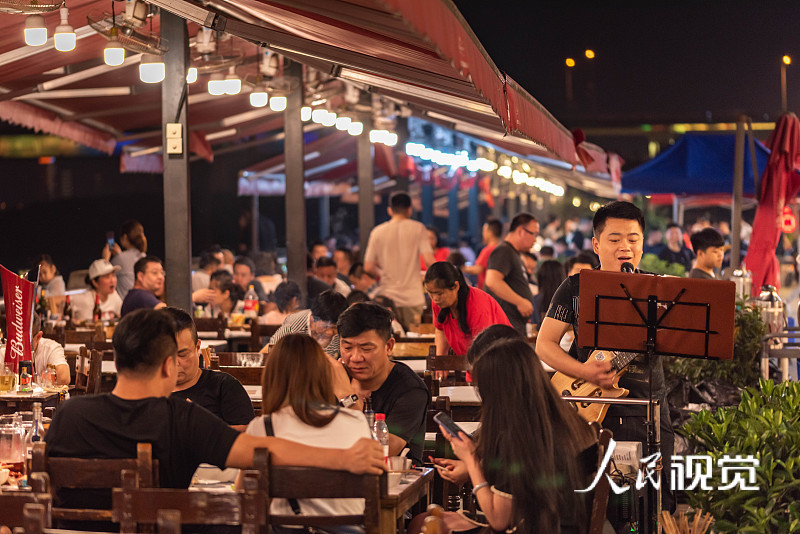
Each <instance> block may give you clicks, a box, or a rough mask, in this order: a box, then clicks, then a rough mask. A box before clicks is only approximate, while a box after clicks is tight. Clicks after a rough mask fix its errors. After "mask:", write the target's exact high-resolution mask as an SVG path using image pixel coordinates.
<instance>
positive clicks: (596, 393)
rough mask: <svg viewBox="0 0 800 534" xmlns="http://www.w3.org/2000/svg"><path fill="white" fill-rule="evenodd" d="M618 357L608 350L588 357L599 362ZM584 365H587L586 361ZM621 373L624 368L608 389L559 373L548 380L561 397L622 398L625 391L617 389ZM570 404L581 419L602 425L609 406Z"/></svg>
mask: <svg viewBox="0 0 800 534" xmlns="http://www.w3.org/2000/svg"><path fill="white" fill-rule="evenodd" d="M618 357H619V356H618V355H617V354H616V353H614V352H612V351H610V350H596V351H593V352H592V353H591V354H590V355H589V358H594V359H595V360H599V361H602V360H607V359H609V358H612V359H616V358H618ZM626 359H627V358H626ZM629 361H630V360H628V362H629ZM628 362H625V364H624V365H627V364H628ZM586 364H588V361H587V363H586ZM586 364H584V365H586ZM612 365H613V362H612ZM623 372H625V371H624V368H623V369H621V370H619V371H618V372H617V376H616V378H615V379H614V385H613V386H612V387H610V388H605V387H601V386H598V385H596V384H592V383H591V382H587V381H586V380H584V379H583V378H574V377H572V376H569V375H566V374H564V373H561V372H557V373H556V374H554V375H553V378H551V379H550V383H551V384H552V385H553V387H554V388H555V390H556V392H557V393H558V394H559V395H561V396H562V397H563V396H569V397H605V398H622V397H627V396H628V390H627V389H625V388H620V387H617V384H618V382H619V377H620V376H621V375H622V373H623ZM570 404H571V405H572V407H573V408H575V409H576V410H577V411H578V414H579V415H580V416H581V417H583V418H584V419H586V421H588V422H590V423H591V422H593V421H596V422H598V423H602V422H603V419H604V418H605V416H606V412H607V411H608V407H609V406H610V405H609V404H600V403H596V402H581V403H575V402H571V403H570Z"/></svg>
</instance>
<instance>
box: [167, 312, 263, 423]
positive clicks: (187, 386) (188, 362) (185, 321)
mask: <svg viewBox="0 0 800 534" xmlns="http://www.w3.org/2000/svg"><path fill="white" fill-rule="evenodd" d="M164 311H165V312H167V313H169V314H170V315H171V316H172V318H173V319H175V323H176V324H177V334H175V340H176V341H177V342H178V357H177V359H176V360H175V368H176V369H177V372H178V373H177V374H178V376H177V380H176V383H175V389H174V390H173V391H172V395H171V396H172V397H177V398H181V399H185V400H187V401H190V402H193V403H195V404H198V405H200V406H202V407H203V408H205V409H206V410H208V411H209V412H211V413H213V414H214V415H216V416H217V417H219V418H220V419H222V420H223V421H225V422H226V423H228V424H229V425H230V426H231V428H233V429H235V430H238V431H239V432H244V430H245V429H246V428H247V424H248V423H250V421H252V420H253V418H254V417H255V416H256V414H255V412H254V411H253V403H252V401H251V400H250V397H249V396H248V395H247V391H245V389H244V386H242V384H241V383H240V382H239V381H238V380H236V379H235V378H234V377H232V376H231V375H229V374H227V373H222V372H219V371H211V370H209V369H200V340H199V339H198V338H197V328H196V327H195V325H194V321H193V320H192V317H191V316H190V315H189V314H188V313H186V312H185V311H183V310H181V309H180V308H164Z"/></svg>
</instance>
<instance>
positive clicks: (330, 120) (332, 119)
mask: <svg viewBox="0 0 800 534" xmlns="http://www.w3.org/2000/svg"><path fill="white" fill-rule="evenodd" d="M320 124H321V125H323V126H333V125H334V124H336V113H334V112H333V111H326V112H325V116H324V117H322V121H320Z"/></svg>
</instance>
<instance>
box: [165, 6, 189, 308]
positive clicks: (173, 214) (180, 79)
mask: <svg viewBox="0 0 800 534" xmlns="http://www.w3.org/2000/svg"><path fill="white" fill-rule="evenodd" d="M161 36H162V37H163V38H164V39H166V40H167V42H169V44H170V46H169V51H168V52H167V53H166V54H164V65H165V68H166V77H165V78H164V81H163V82H162V83H161V122H162V141H163V143H164V144H163V146H164V250H165V253H164V256H165V257H164V268H165V270H166V272H167V275H166V280H165V283H166V301H167V304H169V305H170V306H176V307H178V308H183V309H185V310H189V311H191V309H192V277H191V274H192V273H191V268H192V224H191V223H192V208H191V206H192V203H191V198H190V187H189V143H188V139H189V128H188V120H187V117H186V109H187V107H188V106H187V96H188V94H187V92H188V89H187V87H186V72H187V70H188V67H189V34H188V31H187V29H186V21H185V20H184V19H182V18H181V17H179V16H177V15H173V14H172V13H170V12H168V11H167V10H162V11H161ZM168 124H173V125H178V126H177V127H176V126H172V127H168V126H167V125H168ZM177 128H179V131H177ZM176 133H177V134H179V135H180V139H179V140H177V141H176V140H175V134H176ZM170 138H172V140H171V139H170ZM170 144H172V145H173V146H175V145H176V144H177V146H178V148H179V152H180V153H174V154H170V153H168V152H171V151H172V150H170Z"/></svg>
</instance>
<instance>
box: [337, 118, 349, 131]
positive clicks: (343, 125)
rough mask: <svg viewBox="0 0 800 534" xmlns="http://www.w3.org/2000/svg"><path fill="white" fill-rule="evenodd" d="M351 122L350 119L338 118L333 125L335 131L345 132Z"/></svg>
mask: <svg viewBox="0 0 800 534" xmlns="http://www.w3.org/2000/svg"><path fill="white" fill-rule="evenodd" d="M351 122H353V120H352V119H351V118H350V117H338V118H337V119H336V123H335V125H336V129H337V130H341V131H343V132H345V131H347V129H348V128H349V127H350V123H351Z"/></svg>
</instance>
